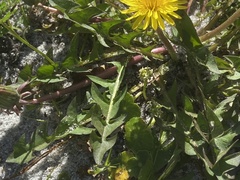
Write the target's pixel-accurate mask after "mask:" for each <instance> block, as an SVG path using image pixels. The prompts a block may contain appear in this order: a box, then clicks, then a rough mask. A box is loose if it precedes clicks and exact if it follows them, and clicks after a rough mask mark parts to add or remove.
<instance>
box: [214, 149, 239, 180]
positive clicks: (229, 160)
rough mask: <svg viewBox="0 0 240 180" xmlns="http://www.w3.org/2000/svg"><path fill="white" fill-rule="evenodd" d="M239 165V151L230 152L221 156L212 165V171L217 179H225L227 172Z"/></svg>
mask: <svg viewBox="0 0 240 180" xmlns="http://www.w3.org/2000/svg"><path fill="white" fill-rule="evenodd" d="M239 165H240V152H236V153H232V154H230V155H227V156H225V157H224V158H222V159H221V160H220V161H219V162H218V163H217V164H216V165H215V166H214V167H213V172H214V173H215V175H216V176H217V177H218V179H220V178H221V179H227V176H226V175H227V172H228V171H230V170H232V169H234V168H236V167H238V166H239Z"/></svg>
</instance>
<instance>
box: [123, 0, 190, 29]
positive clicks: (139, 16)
mask: <svg viewBox="0 0 240 180" xmlns="http://www.w3.org/2000/svg"><path fill="white" fill-rule="evenodd" d="M120 1H121V2H122V3H124V4H126V5H127V6H129V8H128V9H126V10H123V11H121V12H122V13H123V14H132V16H131V17H129V18H127V19H126V20H127V21H129V20H131V19H135V21H134V23H133V29H136V28H137V27H139V26H140V25H141V24H142V23H143V29H146V28H147V27H148V26H149V25H150V24H151V26H152V28H153V29H154V30H156V29H157V28H158V27H160V28H161V29H165V27H164V20H165V21H167V22H168V23H169V24H171V25H174V21H173V19H172V17H175V18H178V19H181V17H180V16H179V15H178V14H177V13H175V11H177V10H178V9H186V8H187V6H186V4H187V0H120Z"/></svg>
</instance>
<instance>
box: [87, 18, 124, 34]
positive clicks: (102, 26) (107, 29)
mask: <svg viewBox="0 0 240 180" xmlns="http://www.w3.org/2000/svg"><path fill="white" fill-rule="evenodd" d="M121 25H123V21H122V20H111V21H106V22H101V23H97V24H93V25H92V27H93V28H94V29H96V31H97V32H101V34H102V35H104V36H106V37H108V38H111V32H112V31H113V29H114V28H116V27H119V26H121Z"/></svg>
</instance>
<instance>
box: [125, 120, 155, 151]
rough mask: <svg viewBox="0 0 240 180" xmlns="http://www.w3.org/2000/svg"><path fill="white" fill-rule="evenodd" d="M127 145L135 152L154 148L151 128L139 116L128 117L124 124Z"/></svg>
mask: <svg viewBox="0 0 240 180" xmlns="http://www.w3.org/2000/svg"><path fill="white" fill-rule="evenodd" d="M125 139H126V144H127V147H128V148H130V149H131V150H132V151H133V152H134V153H135V154H138V152H139V151H148V152H152V151H153V149H155V139H154V137H153V135H152V132H151V130H150V129H149V128H148V126H147V125H146V124H145V123H144V122H143V120H142V119H141V118H139V117H134V118H132V119H130V120H129V121H128V122H127V123H126V125H125Z"/></svg>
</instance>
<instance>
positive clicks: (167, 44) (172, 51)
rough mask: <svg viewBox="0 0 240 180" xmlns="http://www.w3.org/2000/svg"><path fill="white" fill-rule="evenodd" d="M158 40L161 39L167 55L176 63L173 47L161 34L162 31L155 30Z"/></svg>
mask: <svg viewBox="0 0 240 180" xmlns="http://www.w3.org/2000/svg"><path fill="white" fill-rule="evenodd" d="M156 32H157V34H158V36H159V38H160V39H161V41H162V43H163V44H164V46H165V47H166V49H167V50H168V53H169V55H170V56H171V58H172V60H174V61H177V53H176V52H175V50H174V48H173V46H172V45H171V43H170V42H169V41H168V39H167V38H166V36H165V35H164V34H163V31H162V30H161V29H160V28H158V29H157V30H156Z"/></svg>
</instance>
